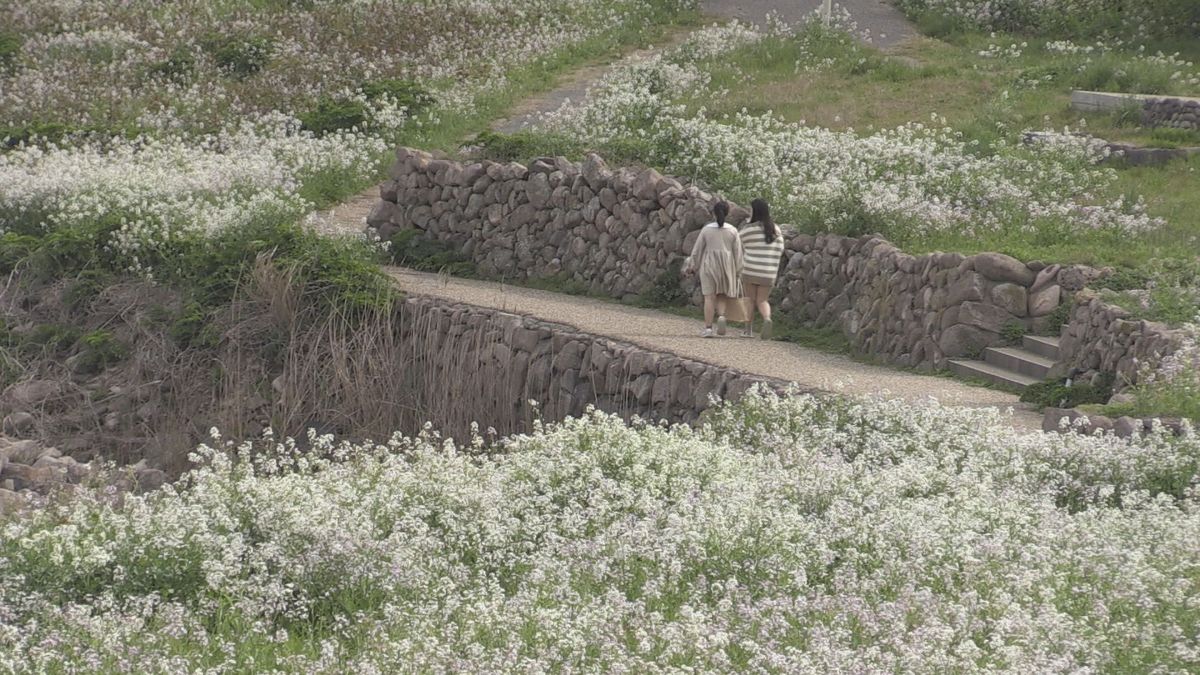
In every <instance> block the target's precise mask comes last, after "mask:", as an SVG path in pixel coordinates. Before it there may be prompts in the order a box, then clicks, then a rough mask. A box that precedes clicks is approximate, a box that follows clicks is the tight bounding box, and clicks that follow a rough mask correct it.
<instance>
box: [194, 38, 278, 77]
mask: <svg viewBox="0 0 1200 675" xmlns="http://www.w3.org/2000/svg"><path fill="white" fill-rule="evenodd" d="M204 47H205V49H206V50H207V51H208V52H209V53H210V54H211V55H212V59H213V62H215V63H216V64H217V67H218V68H220V69H221V70H222V71H223V72H224V73H225V74H227V75H229V76H231V77H234V78H235V79H239V80H240V79H245V78H247V77H250V76H251V75H254V74H255V73H257V72H259V71H260V70H262V69H263V68H264V67H265V66H266V65H267V63H268V62H269V61H270V60H271V52H272V51H273V49H274V43H273V42H272V41H271V39H270V38H268V37H236V36H229V37H226V36H219V35H218V36H210V37H209V38H208V39H207V40H206V41H205V43H204Z"/></svg>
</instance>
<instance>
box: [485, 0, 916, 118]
mask: <svg viewBox="0 0 1200 675" xmlns="http://www.w3.org/2000/svg"><path fill="white" fill-rule="evenodd" d="M837 5H838V6H839V7H844V8H846V9H847V10H848V11H849V12H850V16H851V18H853V19H854V21H855V22H856V23H857V24H858V29H859V32H860V33H861V34H863V35H864V36H865V37H866V39H867V40H868V41H869V42H870V43H871V44H873V45H875V46H877V47H880V48H881V49H889V48H891V47H894V46H896V45H897V44H899V43H901V42H903V41H904V40H907V39H908V38H911V37H913V36H915V35H916V34H917V31H916V28H914V27H913V25H912V24H910V23H909V22H908V20H907V19H905V18H904V15H903V14H901V13H900V10H898V9H896V8H895V7H893V6H892V5H891V4H889V3H888V2H886V0H842V1H841V2H838V3H837ZM820 7H821V0H702V2H701V3H700V10H701V11H702V12H703V13H704V15H705V16H708V17H712V18H716V19H737V20H738V21H743V22H746V23H752V24H758V25H762V24H763V23H764V22H765V21H766V20H767V17H768V16H770V15H775V16H777V17H778V18H780V19H782V20H783V21H785V22H787V23H795V22H797V21H800V20H802V19H804V18H805V17H807V16H808V15H810V14H812V13H813V12H814V11H816V10H818V9H820ZM835 11H836V10H835ZM687 36H688V33H687V32H686V31H677V32H674V33H672V34H671V35H670V36H669V37H668V39H666V40H664V41H663V42H662V43H660V44H657V45H655V46H653V47H649V48H646V49H639V50H637V51H634V52H631V53H629V54H627V55H626V56H624V57H623V58H621V59H618V60H617V61H614V62H612V63H606V64H597V65H592V66H587V67H584V68H580V69H579V70H576V71H574V72H572V73H571V74H570V75H569V76H567V78H566V79H565V80H563V81H562V82H560V83H559V84H558V86H557V87H555V88H554V89H552V90H550V91H547V92H545V93H543V94H539V95H537V96H533V97H530V98H528V99H526V100H525V101H522V102H521V103H520V104H518V105H517V106H516V107H515V108H514V109H513V110H512V111H511V112H510V114H509V116H508V117H506V118H504V119H500V120H496V121H495V122H493V123H492V130H493V131H499V132H502V133H506V134H511V133H513V132H516V131H520V130H522V129H529V128H531V127H534V126H537V123H538V120H539V118H540V117H541V116H542V115H545V114H547V113H551V112H554V111H556V110H558V109H559V108H561V107H562V106H563V104H565V103H567V102H568V101H571V102H579V101H582V100H584V99H585V98H587V90H588V87H590V86H591V85H592V84H593V83H595V82H596V81H598V80H599V79H600V78H602V77H604V75H605V73H607V72H609V71H610V70H612V69H613V68H619V67H621V66H623V65H627V64H629V63H632V62H636V61H639V60H643V59H646V58H647V57H649V56H651V55H652V54H655V53H658V52H660V51H662V50H664V49H667V48H669V47H671V46H673V45H676V44H679V43H680V42H682V41H683V40H684V39H685V38H686V37H687Z"/></svg>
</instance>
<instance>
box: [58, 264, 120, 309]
mask: <svg viewBox="0 0 1200 675" xmlns="http://www.w3.org/2000/svg"><path fill="white" fill-rule="evenodd" d="M112 281H113V277H112V274H110V273H108V272H105V271H103V270H84V271H82V272H80V273H79V276H78V277H77V278H76V279H75V281H74V282H72V283H71V285H70V286H68V287H67V289H66V290H65V291H64V292H63V302H64V303H65V304H66V307H67V309H68V310H70V311H72V312H77V311H80V310H83V309H86V307H87V304H88V303H89V302H91V300H92V299H93V298H95V297H96V295H97V294H98V293H99V292H100V291H101V290H103V289H104V288H105V287H106V286H108V285H109V284H111V283H112Z"/></svg>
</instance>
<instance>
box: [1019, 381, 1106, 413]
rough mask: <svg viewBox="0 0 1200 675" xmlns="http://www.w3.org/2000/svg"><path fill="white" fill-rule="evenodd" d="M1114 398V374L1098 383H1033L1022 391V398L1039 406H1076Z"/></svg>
mask: <svg viewBox="0 0 1200 675" xmlns="http://www.w3.org/2000/svg"><path fill="white" fill-rule="evenodd" d="M1110 398H1112V376H1111V375H1108V376H1106V377H1104V378H1103V380H1102V381H1101V382H1099V383H1098V384H1096V385H1092V384H1088V383H1083V382H1073V383H1071V384H1070V385H1067V384H1066V383H1065V382H1063V381H1053V382H1038V383H1037V384H1031V385H1029V386H1028V387H1026V388H1025V391H1024V392H1022V393H1021V400H1022V401H1023V402H1025V403H1032V404H1034V405H1036V406H1037V407H1039V408H1075V407H1078V406H1081V405H1085V404H1089V403H1107V402H1108V399H1110Z"/></svg>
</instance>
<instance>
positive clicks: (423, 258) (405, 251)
mask: <svg viewBox="0 0 1200 675" xmlns="http://www.w3.org/2000/svg"><path fill="white" fill-rule="evenodd" d="M390 242H391V256H392V262H394V263H396V264H397V265H401V266H404V267H410V268H412V269H415V270H420V271H423V272H445V273H447V274H450V275H452V276H456V277H473V276H475V274H476V271H475V263H474V262H472V261H471V259H470V258H469V257H468V256H467V255H465V254H463V253H462V252H460V251H459V250H458V248H457V247H456V246H455V245H454V244H453V243H451V242H445V241H437V240H435V239H429V238H427V237H425V236H423V233H422V232H421V231H420V230H401V231H399V232H397V233H395V234H394V235H392V238H391V240H390Z"/></svg>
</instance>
